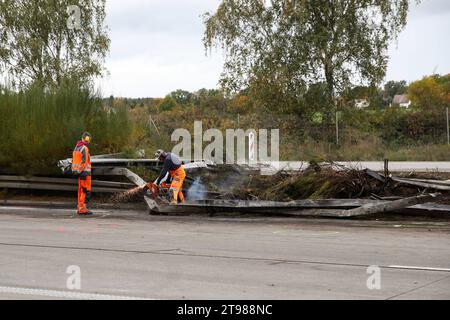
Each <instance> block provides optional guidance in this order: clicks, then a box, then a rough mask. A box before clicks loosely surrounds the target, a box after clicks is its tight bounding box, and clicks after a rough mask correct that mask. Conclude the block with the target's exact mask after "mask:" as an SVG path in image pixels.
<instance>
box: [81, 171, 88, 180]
mask: <svg viewBox="0 0 450 320" xmlns="http://www.w3.org/2000/svg"><path fill="white" fill-rule="evenodd" d="M88 176H89V173H87V172H86V171H83V172H82V173H80V176H79V177H80V178H81V179H82V180H86V177H88Z"/></svg>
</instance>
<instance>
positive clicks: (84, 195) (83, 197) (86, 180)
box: [78, 176, 91, 213]
mask: <svg viewBox="0 0 450 320" xmlns="http://www.w3.org/2000/svg"><path fill="white" fill-rule="evenodd" d="M90 199H91V176H85V177H79V178H78V212H79V213H83V212H86V211H88V210H87V207H86V204H87V203H88V202H89V200H90Z"/></svg>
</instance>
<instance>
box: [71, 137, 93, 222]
mask: <svg viewBox="0 0 450 320" xmlns="http://www.w3.org/2000/svg"><path fill="white" fill-rule="evenodd" d="M91 140H92V135H91V134H90V133H89V132H85V133H83V136H82V137H81V141H78V142H77V145H76V146H75V149H74V150H73V156H72V173H74V174H75V175H77V176H78V211H77V213H78V215H80V216H89V215H92V212H91V211H89V210H88V209H87V207H86V204H87V203H88V202H89V200H90V198H91V171H92V169H91V156H90V154H89V149H88V147H87V146H88V145H89V143H91Z"/></svg>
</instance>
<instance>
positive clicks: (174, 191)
mask: <svg viewBox="0 0 450 320" xmlns="http://www.w3.org/2000/svg"><path fill="white" fill-rule="evenodd" d="M169 174H170V176H171V177H172V183H171V184H170V189H169V192H170V195H171V197H172V199H173V200H174V201H178V200H180V202H184V195H183V192H182V191H181V190H182V189H183V182H184V179H185V178H186V171H184V168H183V166H180V167H179V168H178V169H176V170H173V171H169Z"/></svg>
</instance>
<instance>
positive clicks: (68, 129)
mask: <svg viewBox="0 0 450 320" xmlns="http://www.w3.org/2000/svg"><path fill="white" fill-rule="evenodd" d="M0 113H1V117H0V136H1V139H0V150H1V152H0V173H1V174H5V173H7V174H19V175H26V174H50V173H56V172H58V169H57V168H56V164H57V161H58V160H60V159H65V158H68V157H71V154H72V150H73V147H74V145H75V143H76V141H77V140H79V138H80V136H81V134H82V133H83V132H84V131H89V132H91V133H92V134H93V136H94V139H93V143H92V145H91V147H90V149H91V153H92V154H100V153H110V152H118V151H121V150H123V148H124V147H126V145H127V142H128V139H129V136H130V133H131V130H132V126H131V123H130V121H129V120H128V115H127V112H126V110H125V109H105V108H104V107H103V106H102V100H101V98H100V96H99V95H98V94H96V93H94V92H92V90H90V89H88V88H85V87H83V86H79V85H77V84H74V83H65V84H63V85H62V86H61V87H59V88H57V89H46V88H43V87H42V86H39V85H33V86H30V87H29V88H27V89H23V90H21V91H13V90H10V89H8V88H2V89H1V90H0Z"/></svg>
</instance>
